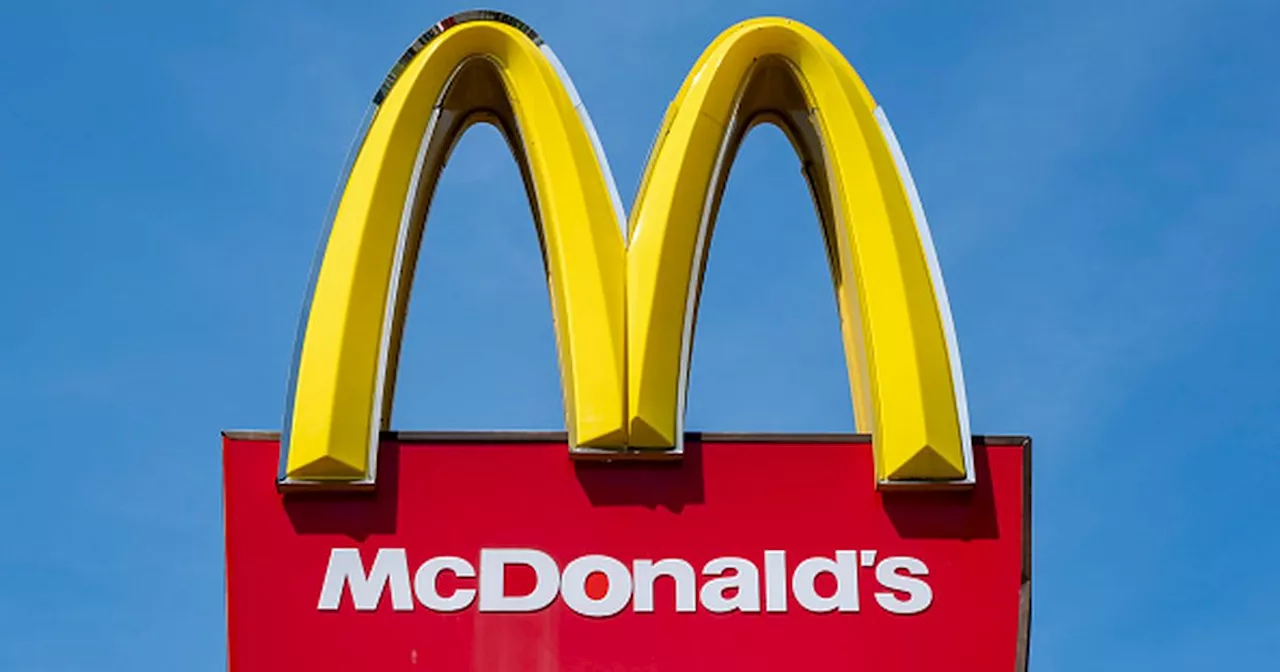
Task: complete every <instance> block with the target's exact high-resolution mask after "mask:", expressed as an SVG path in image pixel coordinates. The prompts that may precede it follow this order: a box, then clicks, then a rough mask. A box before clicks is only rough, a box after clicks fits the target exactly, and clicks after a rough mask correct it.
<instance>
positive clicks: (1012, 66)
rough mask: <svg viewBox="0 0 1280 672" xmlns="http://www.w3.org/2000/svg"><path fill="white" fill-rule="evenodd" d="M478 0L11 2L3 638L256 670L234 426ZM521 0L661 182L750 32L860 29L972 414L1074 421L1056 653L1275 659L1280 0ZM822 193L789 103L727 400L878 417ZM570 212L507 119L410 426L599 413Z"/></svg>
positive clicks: (831, 424)
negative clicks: (722, 38) (329, 244)
mask: <svg viewBox="0 0 1280 672" xmlns="http://www.w3.org/2000/svg"><path fill="white" fill-rule="evenodd" d="M340 4H341V6H338V5H340ZM1033 5H1034V6H1033ZM469 7H470V6H469V5H460V4H455V3H429V2H419V3H393V2H382V1H379V0H368V1H366V2H361V3H345V4H342V3H313V2H303V1H301V0H277V1H275V2H270V3H263V2H240V1H237V2H230V1H229V2H225V3H217V4H215V3H207V4H195V3H173V2H166V3H160V2H156V3H144V2H121V3H100V4H93V5H91V4H90V3H71V2H59V1H57V0H45V1H44V2H40V3H6V5H5V6H4V7H3V8H2V9H0V81H2V82H3V84H4V89H5V91H6V95H5V96H4V98H3V103H0V147H2V148H3V150H2V155H3V159H0V205H2V206H3V215H2V219H0V221H3V232H4V239H5V243H4V245H3V254H4V263H3V264H0V286H3V287H4V289H3V290H0V314H3V315H6V316H8V319H7V320H5V321H4V323H3V329H0V371H3V374H2V375H0V409H3V412H2V414H0V417H3V425H4V445H5V448H4V450H5V455H6V456H7V458H8V461H7V463H8V464H9V465H10V466H11V467H13V469H11V470H10V471H9V472H8V473H10V477H9V483H8V484H7V485H6V487H5V488H3V489H0V511H3V512H4V513H3V514H0V515H3V521H4V526H5V529H6V535H5V537H6V542H5V543H4V545H3V546H0V576H2V577H4V579H3V585H2V586H0V588H2V591H0V669H5V670H110V669H132V670H219V669H224V668H225V659H224V653H223V649H224V646H225V639H224V638H225V634H224V627H223V583H222V537H221V534H222V530H221V519H220V456H219V450H220V448H219V446H220V442H219V435H218V432H219V430H221V429H224V428H278V427H279V424H280V417H281V413H282V410H283V409H282V402H283V398H284V393H285V389H284V388H285V382H286V378H287V375H288V369H289V358H290V355H291V349H292V340H293V337H294V329H295V325H296V320H297V317H298V313H299V310H300V308H301V304H302V301H303V298H304V297H303V294H304V289H305V285H306V281H307V277H308V270H309V265H310V263H311V259H312V254H313V251H314V249H315V245H316V243H317V238H318V236H319V234H320V232H321V226H322V223H323V218H324V215H325V212H326V209H327V206H328V203H329V199H330V196H331V194H332V190H333V188H334V183H335V180H336V178H337V176H338V173H339V170H340V169H341V167H342V162H343V157H344V155H345V153H346V151H347V148H348V145H349V144H350V142H351V140H352V136H353V134H354V133H355V131H356V128H357V125H358V123H359V121H360V119H361V117H362V115H363V113H364V111H365V109H366V106H367V104H368V101H369V97H370V95H371V94H372V93H373V91H374V90H375V89H376V88H377V86H378V84H379V83H380V81H381V79H382V77H383V75H384V73H385V71H386V69H387V68H388V67H389V66H390V65H391V64H392V63H393V62H394V61H395V59H396V58H397V57H398V56H399V54H400V52H401V50H402V48H403V47H404V46H405V45H406V44H407V43H408V42H409V41H410V40H412V39H413V38H414V37H415V36H416V35H417V34H418V33H419V32H420V31H421V30H422V29H424V28H426V27H427V26H429V25H430V24H432V23H434V22H435V21H437V20H439V19H440V18H443V17H444V16H447V15H449V14H451V13H453V12H455V11H458V10H461V9H466V8H469ZM496 7H497V8H500V9H503V10H505V11H508V12H511V13H513V14H515V15H516V16H518V17H520V18H522V19H524V20H525V21H527V22H528V23H530V24H531V25H532V26H533V27H534V28H535V29H537V30H538V31H539V32H540V33H542V34H543V36H544V37H545V38H546V39H547V40H548V41H549V43H550V44H551V45H552V46H553V47H554V48H555V50H556V52H557V54H558V55H559V56H560V58H561V60H562V61H563V62H564V64H565V66H566V68H567V69H568V71H569V72H570V74H571V75H572V76H573V78H574V81H575V83H576V85H577V87H578V89H579V91H580V93H581V95H582V97H583V99H584V101H585V102H586V103H587V105H588V107H589V108H590V110H591V113H592V117H593V119H594V120H595V123H596V126H597V129H598V131H599V134H600V136H601V139H602V142H603V144H604V146H605V148H606V150H607V152H608V155H609V158H610V162H611V164H612V166H613V170H614V173H615V176H616V178H617V180H618V183H619V188H620V190H621V192H622V195H623V199H624V201H625V202H627V203H628V204H629V203H630V202H631V199H632V195H633V193H634V191H635V187H636V184H637V182H638V179H639V176H640V171H641V169H642V166H643V162H644V159H645V155H646V153H647V151H648V148H649V144H650V142H651V140H652V138H653V134H654V132H655V131H656V129H657V127H658V124H659V121H660V119H661V116H662V113H663V111H664V109H665V106H666V104H667V102H668V101H669V100H670V98H671V96H672V95H673V94H674V92H675V90H676V87H677V86H678V85H679V83H680V81H681V79H682V78H683V76H684V75H685V73H686V72H687V71H688V68H689V67H690V66H691V65H692V64H693V62H694V60H695V59H696V57H697V55H698V54H699V53H700V52H701V50H702V49H703V48H704V47H705V46H706V44H707V43H708V42H709V41H710V40H711V39H712V38H713V37H714V36H715V35H716V34H717V33H718V32H719V31H720V30H722V29H724V28H726V27H728V26H729V25H731V24H732V23H733V22H735V21H737V20H740V19H743V18H748V17H751V16H757V15H763V14H779V13H783V14H786V15H788V16H790V17H792V18H796V19H799V20H802V21H805V22H806V23H809V24H810V25H812V26H814V27H815V28H817V29H818V30H820V31H822V32H823V33H824V34H826V35H827V36H828V37H829V38H830V39H831V40H832V41H833V42H834V43H835V44H836V45H837V46H838V47H839V48H840V49H842V50H843V51H844V52H845V54H846V55H847V56H848V57H849V59H850V60H851V61H852V62H853V64H854V66H855V67H856V68H858V70H859V71H860V73H861V74H862V76H863V77H864V79H865V80H866V82H867V84H868V85H869V86H870V88H871V90H872V91H873V93H874V94H875V95H876V97H877V98H878V99H879V101H880V102H881V103H882V104H883V105H884V107H885V109H886V111H887V112H888V114H889V116H890V118H891V119H892V120H893V123H894V127H895V129H896V130H897V132H898V135H899V139H900V140H901V142H902V144H903V148H904V150H905V151H906V154H907V157H908V159H909V160H910V162H911V165H912V170H913V172H914V174H915V178H916V181H917V183H918V186H919V188H920V190H921V195H922V198H923V201H924V204H925V207H926V208H927V210H928V213H929V220H930V223H931V225H932V227H933V232H934V237H935V242H936V245H937V249H938V254H939V258H940V260H941V263H942V267H943V271H944V273H945V276H946V279H947V281H948V288H949V292H950V296H951V301H952V307H953V312H954V315H955V319H956V327H957V331H958V335H959V340H960V347H961V352H962V354H963V358H964V364H965V371H966V374H967V378H968V393H969V399H970V405H971V409H972V415H973V427H974V430H975V431H977V432H981V433H992V434H1002V433H1008V434H1021V433H1026V434H1031V435H1032V436H1033V437H1034V438H1035V441H1036V462H1035V475H1034V478H1035V501H1034V506H1035V548H1034V552H1035V567H1034V572H1035V579H1034V586H1035V620H1034V628H1033V637H1032V639H1033V657H1032V669H1033V670H1035V671H1036V672H1053V671H1058V670H1062V671H1075V670H1091V671H1102V670H1134V669H1140V670H1148V669H1149V670H1205V669H1267V668H1270V667H1272V666H1274V664H1275V663H1274V661H1275V659H1276V657H1277V656H1280V616H1277V615H1276V613H1277V612H1276V610H1275V608H1274V603H1275V602H1276V601H1277V600H1278V599H1280V571H1277V570H1276V569H1274V568H1273V565H1274V559H1275V557H1277V555H1278V554H1280V530H1278V526H1277V523H1276V503H1275V501H1276V500H1275V497H1274V495H1273V494H1271V492H1270V491H1271V490H1272V489H1273V488H1274V487H1275V483H1276V482H1277V481H1278V479H1280V466H1278V459H1280V458H1278V453H1277V447H1278V446H1277V444H1278V440H1277V438H1276V431H1275V424H1276V417H1277V415H1276V413H1277V412H1276V408H1277V407H1280V387H1278V386H1277V385H1276V383H1275V382H1274V381H1275V376H1276V375H1277V373H1278V372H1280V354H1277V348H1276V347H1275V346H1274V342H1275V341H1274V333H1275V332H1276V331H1277V329H1278V328H1280V312H1277V310H1276V309H1275V308H1274V305H1275V303H1276V301H1277V299H1276V297H1277V296H1280V271H1277V269H1276V267H1275V261H1274V260H1275V259H1277V258H1280V228H1278V227H1277V212H1280V189H1277V188H1276V187H1275V186H1274V184H1273V182H1274V181H1275V179H1276V176H1277V174H1278V173H1280V87H1277V86H1276V84H1275V82H1276V74H1275V72H1276V70H1277V69H1278V68H1280V41H1277V40H1276V39H1275V37H1274V29H1275V27H1276V26H1277V25H1280V6H1278V5H1276V4H1275V3H1270V2H1264V1H1259V2H1245V1H1241V2H1215V1H1212V0H1205V1H1190V0H1167V1H1164V2H1160V3H1153V2H1134V1H1131V0H1106V1H1093V0H1090V1H1075V2H1056V3H1023V2H1013V1H1008V2H990V3H944V2H940V1H939V2H932V3H929V2H887V1H876V2H852V3H851V2H836V1H832V2H828V3H816V2H806V1H804V0H788V2H757V1H755V0H750V1H745V0H735V1H734V2H725V1H723V0H720V1H714V2H713V1H711V0H679V1H678V2H657V1H655V2H629V3H607V2H581V3H579V4H578V5H577V6H571V5H564V4H557V3H550V2H540V3H516V2H510V3H504V4H502V5H498V6H496ZM807 199H808V197H807V194H806V192H805V189H804V184H803V182H802V180H801V177H800V174H799V170H798V164H797V163H796V160H795V158H794V155H793V154H792V153H791V150H790V148H789V147H788V146H787V144H786V142H785V140H784V139H783V137H782V135H781V134H780V133H778V132H776V131H774V130H772V129H761V130H758V131H757V132H756V133H755V134H753V135H752V136H751V137H750V139H749V140H748V141H747V143H746V145H745V148H744V151H743V153H742V155H741V157H740V159H739V160H738V162H737V164H736V167H735V168H734V172H733V174H732V176H731V178H730V183H729V187H728V190H727V194H726V197H725V202H724V206H723V209H722V212H721V216H720V224H719V226H718V227H717V238H716V240H715V243H714V245H713V247H712V253H711V257H710V266H709V271H708V275H707V282H706V288H705V292H704V299H703V310H702V315H701V319H700V322H699V331H698V339H697V344H696V350H695V355H694V364H693V373H692V384H691V385H692V386H691V401H690V407H689V426H690V427H691V428H693V429H717V430H792V431H815V430H847V429H851V428H852V415H851V411H850V410H849V409H850V404H849V395H848V391H847V387H846V382H845V372H844V364H843V355H842V353H841V351H840V341H839V335H838V327H837V319H836V314H835V310H834V302H833V300H832V297H831V292H830V289H829V287H828V284H827V282H828V281H827V271H826V268H825V266H824V263H825V262H824V260H823V253H822V248H821V243H820V236H819V233H818V229H817V227H816V224H815V219H814V216H813V214H812V208H811V206H810V204H809V202H808V200H807ZM531 222H532V220H531V218H530V215H529V213H528V209H527V206H526V204H525V201H524V195H523V193H522V191H521V188H520V185H519V178H518V173H517V171H516V168H515V165H514V163H513V162H512V161H511V160H510V159H509V158H508V156H507V155H506V153H505V149H504V147H503V146H502V145H501V142H500V140H499V138H498V136H497V134H496V133H494V132H493V131H491V130H488V129H483V128H482V129H478V130H475V131H472V132H471V133H470V134H468V136H466V138H465V139H464V140H463V142H462V144H461V146H460V148H459V150H458V151H457V153H456V154H455V160H454V161H453V162H452V163H451V164H450V166H449V167H448V168H447V169H446V172H445V175H444V178H443V184H442V187H441V191H440V195H439V197H438V199H437V201H436V204H435V206H434V209H433V213H432V218H431V220H430V222H429V226H428V233H427V239H426V240H427V246H426V248H425V250H424V253H423V257H422V260H421V265H420V268H421V270H420V272H419V275H418V282H417V285H416V291H415V295H414V298H413V305H412V309H411V311H412V312H411V315H410V318H409V324H408V329H407V334H406V347H405V352H404V358H403V364H402V368H401V377H400V380H401V388H400V394H399V398H398V400H397V406H396V414H395V425H396V426H397V427H399V428H413V429H432V428H474V429H482V428H488V429H493V428H506V427H532V428H559V427H562V426H563V419H562V416H561V405H560V394H559V387H558V386H559V381H558V377H557V372H556V365H555V352H554V340H553V334H552V330H551V323H550V319H549V315H550V313H549V310H548V307H547V296H546V291H545V288H544V285H543V284H542V283H543V280H542V277H541V269H540V266H539V264H540V261H539V258H538V255H537V249H536V242H535V236H534V233H533V229H532V223H531Z"/></svg>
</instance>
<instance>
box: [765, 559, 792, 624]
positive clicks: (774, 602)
mask: <svg viewBox="0 0 1280 672" xmlns="http://www.w3.org/2000/svg"><path fill="white" fill-rule="evenodd" d="M764 610H765V611H769V612H785V611H786V610H787V552H786V551H765V552H764Z"/></svg>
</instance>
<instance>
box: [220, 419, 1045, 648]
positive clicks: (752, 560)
mask: <svg viewBox="0 0 1280 672" xmlns="http://www.w3.org/2000/svg"><path fill="white" fill-rule="evenodd" d="M224 447H225V458H224V459H225V507H226V511H225V515H226V532H227V590H228V629H229V635H230V665H231V670H232V671H233V672H260V671H261V672H268V671H269V672H281V671H283V670H305V671H307V672H322V671H325V670H344V671H350V670H378V671H381V670H486V671H491V670H522V671H523V670H809V669H860V670H861V669H865V670H883V671H889V670H944V669H945V670H949V671H957V672H959V671H968V670H975V671H982V672H987V671H992V670H1020V669H1023V668H1024V666H1025V664H1026V661H1025V649H1026V634H1027V627H1028V622H1027V619H1028V615H1029V614H1028V612H1029V594H1028V572H1029V563H1028V557H1029V555H1028V548H1029V543H1030V540H1029V538H1028V533H1027V530H1028V529H1029V527H1028V519H1027V516H1028V514H1027V511H1028V508H1027V502H1028V498H1029V481H1028V474H1029V468H1028V465H1029V462H1028V460H1029V454H1028V448H1027V444H1026V442H1025V441H1024V440H1022V439H1016V440H1008V439H1005V440H996V439H985V440H983V439H979V440H978V442H977V445H976V448H975V467H976V478H977V485H976V487H975V488H974V489H972V490H967V491H955V490H950V491H937V492H921V491H899V492H894V491H882V490H877V489H876V487H875V477H874V468H873V463H872V451H871V446H870V444H869V443H868V442H867V440H866V439H865V437H843V438H842V437H826V438H821V437H808V438H805V437H791V438H779V437H774V438H772V439H770V438H767V437H757V438H755V439H751V438H749V437H748V438H743V437H737V438H734V437H727V436H726V437H719V438H715V437H712V436H710V435H707V436H703V437H701V439H700V440H694V439H693V438H691V439H690V440H689V441H688V442H687V443H686V445H685V456H684V459H683V460H682V461H679V462H669V463H657V462H651V463H637V462H629V463H590V462H574V461H571V460H570V459H569V458H568V456H567V454H568V448H567V446H566V445H565V443H564V442H563V441H562V440H561V441H556V440H554V439H552V438H549V437H547V436H544V437H541V438H540V440H539V438H538V437H523V438H522V439H520V438H516V439H512V438H507V439H503V438H497V439H495V438H494V437H493V436H492V435H490V436H489V437H488V439H487V440H482V439H480V438H479V437H477V436H471V437H457V436H455V437H453V438H447V437H443V436H439V435H437V436H434V437H427V436H420V437H417V438H416V439H415V438H411V437H410V436H409V435H401V436H400V437H399V438H398V439H397V440H388V441H384V442H383V444H382V446H381V448H380V451H379V468H378V485H377V487H376V489H373V490H371V491H367V492H327V493H319V492H314V491H305V492H280V491H279V490H278V488H277V486H276V474H277V467H278V460H279V454H280V453H279V449H280V446H279V441H278V439H276V438H274V437H268V436H261V435H228V436H227V437H226V438H225V440H224Z"/></svg>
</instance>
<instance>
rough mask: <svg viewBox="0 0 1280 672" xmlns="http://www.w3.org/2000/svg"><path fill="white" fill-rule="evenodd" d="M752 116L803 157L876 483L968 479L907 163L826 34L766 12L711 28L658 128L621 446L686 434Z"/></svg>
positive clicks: (638, 230)
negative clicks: (722, 214)
mask: <svg viewBox="0 0 1280 672" xmlns="http://www.w3.org/2000/svg"><path fill="white" fill-rule="evenodd" d="M761 121H766V122H771V123H775V124H777V125H778V126H780V127H781V128H782V129H783V130H784V131H785V132H786V133H787V135H788V136H789V137H790V139H791V141H792V143H793V145H794V146H795V148H796V150H797V152H798V153H799V154H800V155H801V158H802V160H803V162H804V166H805V172H806V176H807V177H808V179H809V183H810V186H811V188H812V192H813V195H814V200H815V204H816V206H817V209H818V212H819V217H820V219H821V222H822V225H823V231H824V234H825V238H826V241H827V245H828V250H829V259H830V260H831V266H832V274H833V279H834V281H835V285H836V294H837V300H838V303H839V307H840V316H841V321H842V325H843V332H844V341H845V353H846V358H847V361H848V365H849V374H850V376H849V377H850V384H851V387H852V391H853V398H854V402H855V407H856V411H857V413H856V415H857V418H858V420H859V424H860V425H861V427H860V429H862V430H863V431H867V430H868V429H870V431H871V432H872V433H873V437H874V438H873V442H874V445H875V448H876V452H877V460H876V462H877V471H878V476H879V478H880V480H882V481H888V482H903V481H917V480H925V481H937V480H943V481H966V480H971V478H972V467H971V462H972V457H971V449H970V446H969V443H968V427H967V424H968V423H967V412H966V411H965V409H964V408H963V405H964V397H963V384H962V381H961V380H960V372H959V359H958V355H957V354H956V350H955V347H954V334H953V333H952V330H951V326H950V315H949V309H948V308H947V307H946V300H945V290H944V288H943V286H942V282H941V275H940V273H938V272H937V264H936V260H935V259H934V258H933V249H932V243H931V242H930V239H929V233H928V230H927V228H926V227H925V224H924V220H923V211H922V210H920V209H919V207H918V199H916V198H915V194H914V187H913V186H912V185H911V184H910V176H909V173H907V172H906V164H905V161H903V160H902V159H901V155H900V152H898V151H897V143H896V141H895V140H894V139H893V137H892V133H891V131H890V130H889V128H888V125H887V121H886V120H885V118H884V116H883V113H882V112H881V111H880V109H879V108H878V106H877V105H876V103H875V100H874V99H873V98H872V97H871V94H870V93H869V92H868V91H867V89H866V87H865V86H864V85H863V83H862V81H861V80H860V79H859V78H858V75H857V74H856V73H855V72H854V70H853V68H852V67H850V65H849V63H848V62H847V61H846V60H845V59H844V57H843V56H841V55H840V53H839V52H838V51H837V50H836V49H835V47H833V46H832V45H831V44H830V43H829V42H827V41H826V40H825V39H824V38H823V37H822V36H821V35H819V34H818V33H817V32H815V31H813V30H812V29H810V28H808V27H807V26H804V25H801V24H799V23H796V22H794V21H789V20H785V19H776V18H764V19H755V20H750V21H746V22H743V23H740V24H738V25H736V26H734V27H733V28H730V29H729V30H727V31H725V32H724V33H723V34H721V35H720V36H719V37H718V38H717V39H716V40H715V41H714V42H713V43H712V44H711V45H710V47H708V48H707V50H706V51H705V52H704V53H703V55H702V57H701V58H700V59H699V60H698V62H697V64H696V65H695V66H694V68H693V70H692V72H691V73H690V74H689V76H688V78H687V79H686V80H685V82H684V85H683V86H682V87H681V88H680V91H679V93H678V94H677V96H676V98H675V100H674V101H673V102H672V103H671V106H670V108H669V109H668V111H667V115H666V118H665V119H664V121H663V126H662V130H661V131H660V132H659V134H658V141H657V143H656V145H655V147H654V150H653V155H652V156H651V158H650V162H649V165H648V167H647V171H646V173H645V178H644V180H643V182H642V185H641V189H640V193H639V196H638V198H637V201H636V209H635V211H634V212H633V216H632V219H631V222H630V231H631V233H630V247H629V249H628V258H627V263H628V267H627V288H628V297H627V339H628V343H627V367H628V385H629V390H628V420H629V434H630V441H631V444H632V446H652V447H664V446H671V445H674V444H676V443H677V442H678V441H679V439H680V436H681V435H682V433H683V432H682V429H683V428H682V426H681V425H682V418H683V415H684V406H685V398H684V386H685V381H686V379H687V375H688V361H689V352H690V348H691V343H692V332H693V323H694V321H695V313H696V310H697V297H698V292H699V289H700V284H701V276H702V268H703V260H704V258H705V252H706V248H707V245H708V244H709V240H710V229H711V227H712V224H713V222H714V217H715V211H716V208H717V207H718V204H719V198H720V193H721V190H722V189H723V186H724V181H725V177H726V174H727V172H728V166H729V164H730V163H732V160H733V155H734V153H735V151H736V150H737V146H738V143H739V142H740V141H741V139H742V137H743V136H744V135H745V133H746V131H747V130H748V129H749V128H750V127H751V126H752V125H753V124H755V123H758V122H761ZM913 210H915V211H916V212H914V213H913ZM868 425H869V427H868Z"/></svg>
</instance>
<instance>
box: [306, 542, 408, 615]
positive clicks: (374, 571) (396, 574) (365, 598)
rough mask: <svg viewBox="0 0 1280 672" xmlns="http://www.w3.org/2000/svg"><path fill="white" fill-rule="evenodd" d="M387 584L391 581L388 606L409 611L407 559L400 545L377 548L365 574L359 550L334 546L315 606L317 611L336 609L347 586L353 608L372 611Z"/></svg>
mask: <svg viewBox="0 0 1280 672" xmlns="http://www.w3.org/2000/svg"><path fill="white" fill-rule="evenodd" d="M388 583H390V584H391V608H392V609H394V610H396V611H413V592H412V591H411V590H410V588H409V562H408V560H407V559H406V557H405V552H404V549H403V548H383V549H379V550H378V555H377V557H375V558H374V560H373V567H372V568H370V569H369V573H368V574H366V573H365V571H364V562H363V561H361V559H360V551H359V549H355V548H335V549H333V551H332V552H331V553H330V554H329V568H328V569H327V570H325V573H324V587H323V588H322V589H321V590H320V607H319V608H320V610H321V611H337V609H338V605H339V604H340V603H341V602H342V588H343V586H351V601H352V602H353V603H355V605H356V610H357V611H375V610H377V608H378V602H379V601H381V599H382V591H383V589H384V588H386V586H387V584H388Z"/></svg>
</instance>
